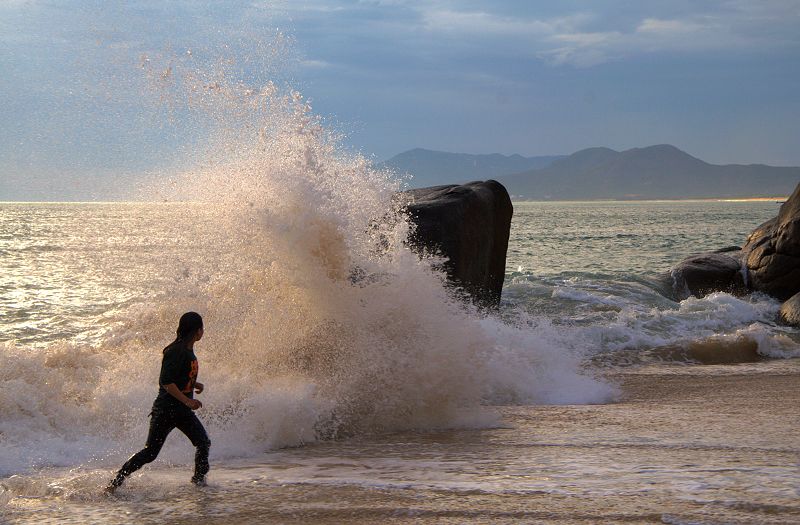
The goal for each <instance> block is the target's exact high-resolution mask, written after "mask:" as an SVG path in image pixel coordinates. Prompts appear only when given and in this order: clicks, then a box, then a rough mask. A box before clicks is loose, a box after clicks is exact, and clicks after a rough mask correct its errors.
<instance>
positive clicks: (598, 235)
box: [0, 62, 800, 523]
mask: <svg viewBox="0 0 800 525" xmlns="http://www.w3.org/2000/svg"><path fill="white" fill-rule="evenodd" d="M180 66H181V64H180V63H179V62H176V63H175V67H174V68H172V66H170V72H171V73H170V75H171V76H172V75H174V76H175V77H176V78H177V77H180V76H181V74H182V72H181V67H180ZM189 73H191V74H187V73H186V72H184V77H183V79H184V81H183V82H176V83H175V84H174V85H173V84H170V86H175V87H174V89H175V90H177V91H178V93H176V92H170V93H167V95H168V96H167V98H168V99H169V100H170V101H172V102H173V106H179V110H180V111H178V112H177V113H180V112H187V113H190V114H191V115H192V118H191V119H189V120H190V121H191V122H192V123H193V125H196V126H198V128H201V129H202V134H203V137H204V140H202V141H199V142H201V143H202V144H203V145H202V146H197V147H196V148H191V151H188V152H187V153H186V155H185V158H184V159H183V160H182V162H176V163H175V166H173V167H172V168H170V169H163V170H161V171H158V170H157V171H155V172H153V173H150V174H148V175H147V176H146V177H144V178H142V179H139V180H138V181H137V182H136V184H132V185H131V188H130V195H129V197H130V201H129V202H114V203H102V202H91V203H0V520H4V521H6V522H9V523H48V522H50V523H131V522H136V523H163V522H164V521H170V522H174V523H188V522H197V521H198V520H202V521H203V522H205V523H261V522H265V521H267V522H269V521H274V522H282V523H287V522H298V523H307V522H323V523H341V522H361V523H374V522H378V521H381V522H386V521H394V522H409V521H423V522H437V523H440V522H453V523H461V522H464V521H479V522H486V521H493V522H509V523H518V522H545V523H547V522H552V523H574V522H587V523H595V522H598V521H600V522H627V523H637V522H640V523H650V522H663V523H791V522H793V521H794V522H796V521H797V519H798V517H800V506H798V503H797V502H798V496H800V494H798V486H800V475H799V474H798V463H797V458H798V453H800V444H798V440H797V437H796V428H797V421H798V413H797V409H796V407H797V406H798V401H800V394H798V392H797V388H796V385H797V381H798V377H800V366H799V365H798V363H799V362H800V360H798V359H797V357H800V335H799V334H798V331H797V330H795V329H790V328H786V327H782V326H779V325H777V324H776V323H775V316H776V313H777V311H778V307H779V304H778V303H777V302H776V301H774V300H772V299H770V298H769V297H767V296H763V295H759V294H752V295H749V296H745V297H734V296H731V295H729V294H725V293H717V294H712V295H709V296H707V297H704V298H688V299H685V300H683V301H674V300H671V299H669V298H668V297H667V295H668V294H666V295H665V293H664V292H665V290H663V289H661V287H660V286H661V285H660V284H659V280H658V279H657V277H658V275H659V274H661V273H662V272H666V271H668V269H669V268H670V267H671V266H672V265H673V264H675V263H676V262H678V261H679V260H680V259H681V258H682V257H683V256H685V255H688V254H690V253H694V252H699V251H705V250H708V249H714V248H718V247H724V246H726V245H730V244H740V243H742V242H743V240H744V237H745V236H746V234H747V232H749V231H750V230H751V229H752V228H754V227H755V226H757V225H758V224H759V223H761V222H763V221H764V220H766V219H768V218H770V217H772V216H774V215H775V214H776V213H777V210H778V205H777V204H776V203H771V202H757V203H753V202H680V203H674V202H673V203H661V202H658V203H652V202H651V203H629V202H626V203H610V202H609V203H516V204H515V215H514V221H513V224H512V238H511V242H510V247H509V254H508V255H509V258H508V274H507V280H506V287H505V290H504V294H503V301H502V304H501V306H500V308H499V310H498V311H496V312H482V311H479V310H477V309H475V308H473V307H471V306H469V305H465V304H463V303H461V302H459V301H458V300H457V299H455V298H454V297H453V296H452V293H451V291H450V290H449V289H448V287H447V286H446V285H445V283H444V278H443V276H442V275H441V274H439V273H438V272H437V271H436V270H435V269H434V268H435V267H436V264H435V263H436V262H437V261H436V259H435V258H427V259H422V260H421V259H420V258H419V257H418V256H417V255H416V254H414V253H412V252H411V251H410V250H409V249H408V247H407V245H406V243H405V240H406V239H407V237H408V233H409V229H410V228H412V227H413V226H411V225H409V223H408V222H407V221H406V220H405V217H404V215H403V213H402V209H401V207H398V205H397V203H394V202H393V201H392V195H393V194H394V193H395V192H396V191H397V190H399V189H401V188H402V178H401V177H397V176H396V174H392V173H388V172H385V171H380V170H376V169H374V168H373V167H372V165H371V163H370V162H369V161H368V160H367V159H364V158H363V157H361V156H359V155H357V154H352V153H349V152H347V151H345V150H343V149H342V148H341V147H340V146H339V142H338V140H339V139H338V137H337V136H336V134H335V133H333V132H331V131H329V130H328V129H327V128H326V127H325V126H323V125H322V123H321V120H320V119H319V118H317V117H316V116H314V114H313V112H312V111H311V108H310V106H309V104H308V103H307V102H306V101H305V100H304V99H303V97H302V95H300V94H299V93H296V92H293V91H286V90H283V89H280V88H278V87H276V86H275V85H273V84H271V83H266V84H264V85H261V86H259V87H257V88H253V87H252V86H251V85H249V84H245V83H242V82H240V81H239V80H236V79H231V80H226V79H225V77H224V76H223V77H219V76H215V75H212V74H202V72H199V73H198V72H197V71H190V72H189ZM158 78H161V77H160V76H158ZM171 78H172V77H171ZM209 78H212V79H213V82H208V81H207V80H208V79H209ZM170 89H172V88H170ZM181 90H186V91H188V93H180V91H181ZM198 122H200V123H201V124H202V125H200V124H198ZM187 310H195V311H198V312H200V313H202V314H203V316H204V319H205V328H206V333H205V336H204V338H203V340H202V341H201V342H200V343H199V344H198V345H197V347H196V353H197V355H198V358H199V361H200V372H199V375H200V379H201V381H202V382H203V383H204V384H205V385H206V391H205V392H204V393H203V394H202V396H201V399H202V401H203V404H204V407H203V408H202V410H201V411H200V412H199V416H200V417H201V419H202V421H203V422H204V424H205V425H206V428H207V429H208V432H209V435H210V437H211V440H212V448H211V451H212V452H211V461H212V472H211V474H210V476H209V486H208V487H205V488H196V487H194V486H191V485H190V484H188V483H187V481H188V478H189V476H190V474H191V462H192V455H193V454H192V450H191V446H190V445H189V444H188V442H187V440H186V439H185V438H183V437H182V436H181V435H180V434H179V433H177V432H176V433H174V435H171V436H170V438H169V439H168V441H167V443H166V446H165V447H164V449H163V451H162V453H161V455H160V457H159V459H158V460H157V461H156V462H154V463H152V464H150V465H148V466H147V467H145V468H144V469H142V470H141V471H139V472H137V473H136V474H135V475H133V476H132V477H131V479H130V480H129V482H127V483H126V484H125V485H124V486H123V487H122V488H121V489H120V490H119V491H118V492H117V493H116V494H115V496H113V497H111V498H106V497H104V496H103V495H102V488H103V487H104V486H105V485H106V484H107V483H108V481H109V480H110V479H111V477H112V476H113V474H114V472H115V471H116V469H117V468H119V466H120V465H121V464H122V463H123V462H124V461H125V459H127V457H128V456H129V455H130V454H131V453H133V452H135V451H136V450H138V449H139V448H140V447H141V446H142V445H143V442H144V439H145V436H146V433H147V426H148V418H147V414H148V412H149V410H150V406H151V403H152V400H153V398H154V397H155V395H156V392H157V376H158V369H159V365H160V358H161V349H162V348H163V347H164V346H165V345H166V344H168V343H169V342H170V341H171V335H172V334H173V333H174V330H175V327H176V323H177V319H178V317H179V316H180V314H181V313H183V312H185V311H187Z"/></svg>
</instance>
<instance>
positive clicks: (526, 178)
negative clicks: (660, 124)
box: [497, 144, 800, 200]
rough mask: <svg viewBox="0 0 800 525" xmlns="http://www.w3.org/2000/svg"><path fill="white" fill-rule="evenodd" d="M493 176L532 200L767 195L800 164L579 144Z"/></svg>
mask: <svg viewBox="0 0 800 525" xmlns="http://www.w3.org/2000/svg"><path fill="white" fill-rule="evenodd" d="M497 180H498V181H500V182H501V183H502V184H503V185H505V187H506V188H507V189H508V192H509V193H510V194H511V195H512V196H513V197H516V198H525V199H535V200H541V199H553V200H572V199H574V200H582V199H590V200H591V199H685V198H718V197H722V198H725V197H760V196H764V197H773V196H778V195H789V194H790V193H791V192H792V190H793V189H794V187H795V186H796V185H797V183H798V182H800V167H792V168H788V167H787V168H783V167H773V166H765V165H763V164H749V165H740V164H728V165H724V166H721V165H715V164H708V163H707V162H703V161H702V160H700V159H698V158H695V157H692V156H691V155H689V154H688V153H685V152H683V151H681V150H679V149H678V148H676V147H675V146H670V145H667V144H662V145H658V146H650V147H646V148H634V149H629V150H627V151H622V152H619V151H614V150H612V149H608V148H589V149H584V150H581V151H578V152H576V153H573V154H572V155H570V156H568V157H565V158H561V159H558V160H555V161H553V162H552V163H550V165H548V166H546V167H544V168H540V169H530V170H525V171H524V172H522V173H519V174H515V175H509V176H500V177H498V178H497Z"/></svg>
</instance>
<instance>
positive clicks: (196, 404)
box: [186, 399, 203, 410]
mask: <svg viewBox="0 0 800 525" xmlns="http://www.w3.org/2000/svg"><path fill="white" fill-rule="evenodd" d="M186 406H187V407H189V408H191V409H192V410H197V409H198V408H201V407H202V406H203V403H201V402H200V401H198V400H196V399H190V400H189V402H188V403H186Z"/></svg>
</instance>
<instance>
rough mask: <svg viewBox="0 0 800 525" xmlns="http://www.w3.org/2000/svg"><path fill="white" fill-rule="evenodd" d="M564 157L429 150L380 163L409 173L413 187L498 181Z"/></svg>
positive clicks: (411, 151) (413, 150)
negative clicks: (487, 180)
mask: <svg viewBox="0 0 800 525" xmlns="http://www.w3.org/2000/svg"><path fill="white" fill-rule="evenodd" d="M562 158H564V156H563V155H551V156H546V157H523V156H521V155H510V156H506V155H500V154H499V153H494V154H491V155H470V154H466V153H447V152H444V151H432V150H427V149H421V148H417V149H412V150H409V151H406V152H404V153H400V154H399V155H395V156H394V157H392V158H391V159H389V160H387V161H385V162H383V163H381V164H380V165H379V166H386V167H389V168H392V169H394V170H395V171H397V172H398V173H400V174H404V173H410V174H411V175H413V178H412V179H411V180H410V181H409V182H410V185H411V187H412V188H424V187H426V186H438V185H441V184H457V183H461V182H469V181H473V180H486V179H496V178H498V177H502V176H504V175H511V174H513V173H520V172H523V171H528V170H534V169H539V168H544V167H546V166H548V165H550V163H552V162H553V161H554V160H558V159H562Z"/></svg>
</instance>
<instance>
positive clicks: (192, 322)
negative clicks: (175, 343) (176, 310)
mask: <svg viewBox="0 0 800 525" xmlns="http://www.w3.org/2000/svg"><path fill="white" fill-rule="evenodd" d="M201 328H203V318H202V317H200V314H198V313H197V312H186V313H185V314H183V315H182V316H181V320H180V321H178V329H177V330H176V332H175V333H176V334H177V336H178V339H179V340H180V339H184V338H186V337H189V336H190V335H192V334H193V333H195V332H196V331H198V330H200V329H201Z"/></svg>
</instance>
